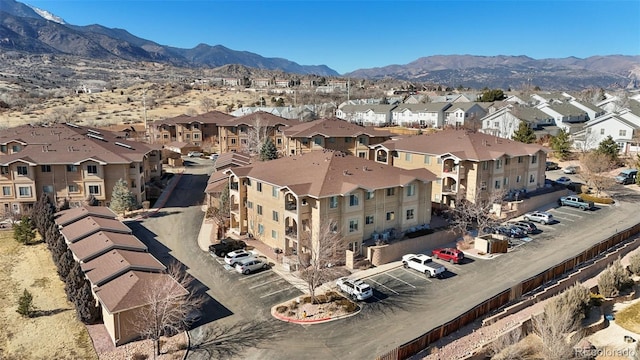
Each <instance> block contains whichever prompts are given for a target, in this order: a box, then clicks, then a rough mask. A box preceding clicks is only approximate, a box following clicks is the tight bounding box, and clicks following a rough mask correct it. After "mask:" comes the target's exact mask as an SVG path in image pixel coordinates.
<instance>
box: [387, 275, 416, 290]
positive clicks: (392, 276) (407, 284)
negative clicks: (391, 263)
mask: <svg viewBox="0 0 640 360" xmlns="http://www.w3.org/2000/svg"><path fill="white" fill-rule="evenodd" d="M387 275H389V276H391V277H392V278H394V279H396V280H398V281H400V282H403V283H405V284H407V285H409V286H411V287H412V288H414V289H415V288H416V287H415V286H413V285H412V284H409V283H408V282H406V281H404V280H402V279H399V278H397V277H395V276H393V275H391V274H387Z"/></svg>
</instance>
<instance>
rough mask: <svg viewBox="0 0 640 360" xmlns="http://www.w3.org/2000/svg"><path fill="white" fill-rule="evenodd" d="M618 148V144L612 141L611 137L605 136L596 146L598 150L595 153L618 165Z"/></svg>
mask: <svg viewBox="0 0 640 360" xmlns="http://www.w3.org/2000/svg"><path fill="white" fill-rule="evenodd" d="M619 151H620V148H619V147H618V144H616V142H615V141H614V140H613V138H612V137H611V135H609V136H607V138H606V139H604V140H602V141H601V142H600V144H599V145H598V149H596V153H598V154H602V155H606V156H607V157H608V158H609V159H610V160H611V161H612V162H614V163H616V164H617V163H619V159H618V152H619Z"/></svg>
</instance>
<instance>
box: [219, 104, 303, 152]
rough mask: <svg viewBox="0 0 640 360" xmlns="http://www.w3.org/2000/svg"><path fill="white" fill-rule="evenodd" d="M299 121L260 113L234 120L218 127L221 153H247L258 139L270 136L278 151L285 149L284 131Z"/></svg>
mask: <svg viewBox="0 0 640 360" xmlns="http://www.w3.org/2000/svg"><path fill="white" fill-rule="evenodd" d="M297 123H298V121H295V120H289V119H285V118H283V117H280V116H276V115H273V114H270V113H267V112H263V111H258V112H254V113H251V114H247V115H245V116H241V117H238V118H232V119H229V120H228V121H226V122H225V123H220V124H219V125H218V133H219V135H220V152H223V153H224V152H232V151H233V152H247V150H248V149H247V148H248V147H252V146H255V144H253V145H252V144H251V143H252V142H254V141H253V140H254V139H255V138H256V137H261V138H262V137H264V136H268V137H270V138H271V140H272V141H273V143H274V144H275V145H276V148H277V149H278V151H280V152H282V150H283V149H284V140H283V137H282V130H283V129H284V128H286V127H289V126H292V125H294V124H297Z"/></svg>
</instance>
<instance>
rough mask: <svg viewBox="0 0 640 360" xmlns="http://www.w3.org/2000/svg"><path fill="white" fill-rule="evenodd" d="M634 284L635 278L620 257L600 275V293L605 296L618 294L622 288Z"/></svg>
mask: <svg viewBox="0 0 640 360" xmlns="http://www.w3.org/2000/svg"><path fill="white" fill-rule="evenodd" d="M632 284H633V280H631V277H630V276H629V273H628V272H627V270H626V269H625V268H624V267H623V266H622V263H621V262H620V259H617V260H616V261H614V262H613V263H612V264H611V265H609V266H607V268H606V269H605V270H604V271H603V272H602V273H601V274H600V276H599V277H598V291H599V292H600V295H603V296H605V297H614V296H618V294H619V293H620V291H621V290H624V289H626V288H628V287H629V286H631V285H632Z"/></svg>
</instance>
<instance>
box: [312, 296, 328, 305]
mask: <svg viewBox="0 0 640 360" xmlns="http://www.w3.org/2000/svg"><path fill="white" fill-rule="evenodd" d="M328 300H329V297H328V296H327V295H326V294H321V295H317V296H316V302H315V303H316V304H326V303H327V302H328Z"/></svg>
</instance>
